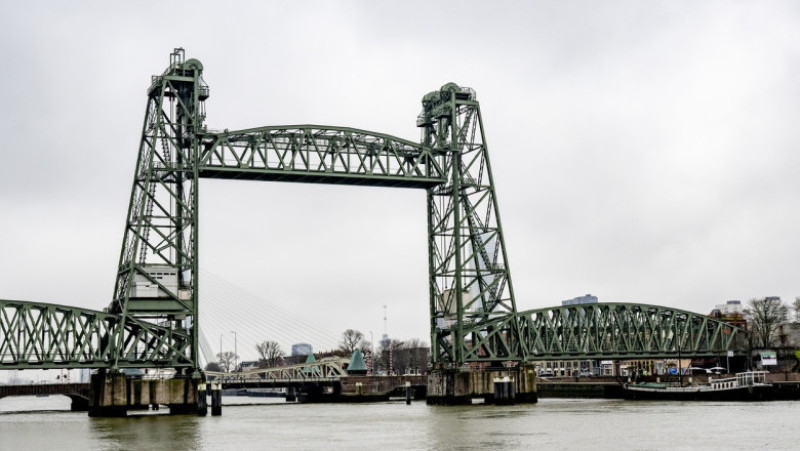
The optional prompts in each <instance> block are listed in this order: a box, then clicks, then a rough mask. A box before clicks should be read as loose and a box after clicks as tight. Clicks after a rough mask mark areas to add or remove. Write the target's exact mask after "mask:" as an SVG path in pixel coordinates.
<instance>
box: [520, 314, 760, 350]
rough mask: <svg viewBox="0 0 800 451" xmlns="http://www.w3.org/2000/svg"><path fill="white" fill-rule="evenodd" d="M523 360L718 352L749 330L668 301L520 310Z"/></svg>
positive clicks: (740, 345) (739, 342)
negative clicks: (665, 303)
mask: <svg viewBox="0 0 800 451" xmlns="http://www.w3.org/2000/svg"><path fill="white" fill-rule="evenodd" d="M518 318H519V321H520V327H521V330H522V337H521V340H522V341H523V342H525V343H526V344H527V347H528V348H527V354H526V358H525V360H546V359H601V358H602V359H648V358H676V357H680V356H683V357H686V358H691V357H714V356H716V357H719V356H721V355H724V354H725V353H726V352H727V351H728V350H733V349H735V348H736V349H739V350H743V349H745V348H746V345H747V343H746V337H747V331H745V330H743V329H740V328H738V327H735V326H732V325H731V324H729V323H726V322H724V321H719V320H715V319H713V318H709V317H708V316H705V315H699V314H697V313H692V312H688V311H685V310H678V309H673V308H669V307H662V306H657V305H646V304H629V303H600V304H581V305H571V306H562V307H555V308H547V309H538V310H530V311H526V312H520V313H519V314H518Z"/></svg>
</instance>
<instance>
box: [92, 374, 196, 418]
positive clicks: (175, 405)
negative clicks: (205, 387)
mask: <svg viewBox="0 0 800 451" xmlns="http://www.w3.org/2000/svg"><path fill="white" fill-rule="evenodd" d="M203 379H204V378H203ZM203 379H201V378H174V379H154V380H149V379H133V378H130V377H126V375H125V374H123V373H120V372H105V371H102V370H101V371H98V372H97V373H96V374H93V375H92V380H91V393H90V395H89V416H90V417H124V416H126V415H127V414H128V410H143V409H147V408H149V407H151V406H152V407H153V409H154V410H157V409H158V406H159V405H166V406H167V407H169V409H170V411H169V412H170V414H172V415H179V414H190V413H197V403H198V393H197V386H198V384H199V383H201V382H205V381H204V380H203Z"/></svg>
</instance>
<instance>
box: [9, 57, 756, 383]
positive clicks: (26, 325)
mask: <svg viewBox="0 0 800 451" xmlns="http://www.w3.org/2000/svg"><path fill="white" fill-rule="evenodd" d="M202 74H203V65H202V64H201V63H200V62H199V61H198V60H196V59H186V58H185V56H184V51H183V49H176V50H175V51H174V52H173V53H172V54H171V55H170V64H169V66H168V67H167V69H166V70H165V71H164V72H163V73H162V74H161V75H157V76H153V78H152V82H151V85H150V87H149V88H148V90H147V104H146V108H145V114H144V121H143V127H142V131H141V140H140V142H139V152H138V157H137V164H136V171H135V173H134V177H133V183H132V187H131V195H130V201H129V207H128V214H127V218H126V220H125V233H124V236H123V240H122V248H121V251H120V257H119V264H118V270H117V276H116V284H115V288H114V292H113V295H112V299H111V302H110V304H109V306H108V307H107V308H106V309H104V311H102V312H101V311H94V310H86V309H81V308H77V307H70V306H63V305H54V304H43V303H32V302H24V301H11V300H0V369H15V368H111V369H118V368H128V367H150V368H152V367H163V368H175V369H177V370H179V371H185V372H187V373H195V372H197V371H198V370H199V369H200V367H199V365H200V360H199V354H198V342H199V340H198V327H197V326H198V324H199V322H200V317H201V316H200V312H201V310H200V308H199V302H198V299H199V292H198V261H199V253H198V241H197V236H198V235H197V233H198V214H197V209H198V205H199V193H200V190H199V180H200V179H201V178H216V179H245V180H255V181H281V182H305V183H327V184H345V185H369V186H387V187H398V188H414V189H423V190H425V192H426V193H427V216H428V243H427V244H428V263H429V275H428V285H429V298H430V314H429V321H430V331H431V360H432V363H433V365H434V367H436V368H442V369H445V368H453V369H458V368H463V367H464V365H465V364H469V363H471V362H479V363H480V362H487V363H492V362H499V361H511V362H524V361H530V360H539V359H547V358H553V357H565V358H566V357H569V358H606V357H607V358H629V359H638V358H648V357H668V356H676V355H679V354H680V353H683V354H684V355H698V356H699V355H719V354H721V353H724V352H725V351H726V350H728V349H731V348H732V347H734V343H735V341H736V339H737V337H739V338H741V337H743V336H744V331H742V330H740V329H738V328H736V327H733V326H731V325H729V324H726V323H724V322H720V321H716V320H713V319H711V318H708V317H705V316H702V315H697V314H694V313H690V312H686V311H681V310H676V309H671V308H668V307H659V306H652V305H639V304H595V305H579V306H569V307H558V308H549V309H540V310H531V311H527V312H518V311H517V305H516V300H515V296H514V290H513V284H512V280H511V272H510V270H509V266H508V261H507V252H506V244H505V241H504V238H503V228H502V225H501V222H500V212H499V209H498V206H497V196H496V191H495V184H494V180H493V178H492V170H491V166H490V163H489V154H488V148H487V144H486V139H485V134H484V129H483V120H482V118H481V111H480V104H479V103H478V100H477V97H476V94H475V91H473V90H472V89H470V88H464V87H460V86H458V85H456V84H454V83H448V84H446V85H444V86H442V88H441V89H439V90H436V91H433V92H431V93H429V94H427V95H425V96H424V97H423V99H422V111H421V112H420V114H419V116H418V117H417V118H416V124H417V126H418V127H419V128H420V130H421V139H420V141H419V142H414V141H409V140H406V139H402V138H397V137H394V136H390V135H386V134H382V133H375V132H369V131H364V130H357V129H352V128H345V127H328V126H317V125H294V126H269V127H261V128H254V129H245V130H235V131H229V130H224V131H213V130H209V129H208V128H207V126H206V124H205V118H206V111H205V106H204V101H205V100H206V99H207V98H208V97H209V88H208V85H207V84H206V83H205V81H204V80H203V76H202Z"/></svg>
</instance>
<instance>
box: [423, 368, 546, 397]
mask: <svg viewBox="0 0 800 451" xmlns="http://www.w3.org/2000/svg"><path fill="white" fill-rule="evenodd" d="M506 378H507V379H508V380H507V381H506V382H505V383H506V385H505V386H504V388H503V391H502V392H499V393H502V396H500V397H499V398H496V396H498V394H496V393H495V384H494V381H495V379H500V380H503V381H505V379H506ZM481 398H482V399H483V401H484V402H486V403H492V402H499V403H502V404H513V403H520V402H536V401H537V396H536V373H535V371H534V369H533V366H531V365H520V366H518V367H516V368H508V369H502V370H476V371H457V370H434V371H432V372H431V373H430V374H429V375H428V394H427V401H428V404H435V405H458V404H472V400H473V399H481Z"/></svg>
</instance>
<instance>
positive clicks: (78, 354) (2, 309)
mask: <svg viewBox="0 0 800 451" xmlns="http://www.w3.org/2000/svg"><path fill="white" fill-rule="evenodd" d="M120 343H121V346H120ZM190 346H191V339H190V336H189V334H188V333H187V332H186V331H182V330H179V329H174V328H170V327H161V326H158V325H156V324H153V323H150V322H148V321H142V320H137V319H135V318H128V320H127V321H125V322H123V321H122V318H121V317H120V316H119V315H115V314H111V313H105V312H99V311H95V310H86V309H80V308H76V307H69V306H65V305H56V304H42V303H33V302H25V301H11V300H0V369H57V368H108V367H110V366H112V365H113V364H114V363H115V361H116V365H117V367H118V368H143V367H149V368H158V367H164V368H181V367H189V368H190V367H192V366H193V362H192V361H191V360H190V359H188V358H187V357H186V356H187V355H188V351H189V348H190Z"/></svg>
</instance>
